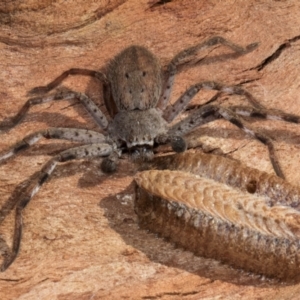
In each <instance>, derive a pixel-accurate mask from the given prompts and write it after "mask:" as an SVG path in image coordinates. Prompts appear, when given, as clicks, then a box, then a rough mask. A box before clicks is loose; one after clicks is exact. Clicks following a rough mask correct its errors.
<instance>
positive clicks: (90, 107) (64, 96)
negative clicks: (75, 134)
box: [0, 88, 108, 132]
mask: <svg viewBox="0 0 300 300" xmlns="http://www.w3.org/2000/svg"><path fill="white" fill-rule="evenodd" d="M73 99H76V100H79V102H80V103H81V104H82V105H83V106H84V107H85V108H86V110H87V111H88V112H89V113H90V115H91V116H92V117H93V118H94V120H95V121H96V123H97V124H98V125H99V126H100V127H101V128H103V129H105V128H106V127H107V126H108V120H107V118H106V117H105V115H104V114H103V113H102V111H101V110H100V109H99V108H98V106H97V105H96V104H95V103H94V102H93V100H92V99H90V98H89V97H88V96H87V95H85V94H83V93H77V92H73V91H70V90H68V89H65V88H64V89H62V90H60V91H58V92H56V93H55V94H51V95H47V96H41V97H35V98H31V99H29V100H27V101H26V102H25V104H24V105H23V107H22V108H21V109H20V110H19V112H18V113H17V114H16V115H15V116H14V117H12V118H10V119H9V120H4V121H2V122H1V123H0V130H1V131H5V132H7V131H9V130H10V129H12V128H13V127H15V126H16V125H18V124H19V123H20V122H21V121H22V120H23V118H24V117H25V115H26V113H27V112H28V110H29V109H30V107H32V106H34V105H37V104H42V103H47V102H51V101H57V100H73Z"/></svg>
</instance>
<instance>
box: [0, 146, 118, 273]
mask: <svg viewBox="0 0 300 300" xmlns="http://www.w3.org/2000/svg"><path fill="white" fill-rule="evenodd" d="M112 151H113V148H112V146H111V145H108V144H104V143H97V144H90V145H84V146H79V147H76V148H72V149H68V150H65V151H63V152H61V153H60V154H58V155H56V156H54V157H53V158H51V159H50V160H49V161H48V162H47V163H46V164H45V165H44V166H43V168H42V169H41V170H40V172H39V173H38V176H37V182H36V184H35V185H34V186H33V188H30V189H29V190H28V191H27V192H26V193H25V195H24V194H23V195H22V198H20V199H19V201H18V202H17V204H16V217H15V228H14V236H13V245H12V250H11V253H10V254H9V255H7V256H6V258H5V259H4V261H3V263H2V265H1V266H0V271H2V272H3V271H5V270H6V269H7V268H8V267H9V266H10V265H11V264H12V263H13V261H14V260H15V258H16V257H17V255H18V252H19V249H20V244H21V238H22V227H23V225H22V211H23V209H24V208H25V207H26V205H27V204H28V203H29V201H30V200H31V199H32V197H33V196H34V195H35V194H36V193H37V192H38V191H39V189H40V188H41V186H42V185H43V184H44V183H45V181H46V180H47V179H48V178H49V177H50V176H51V174H52V173H53V171H54V169H55V167H56V165H57V164H58V163H62V162H66V161H70V160H75V159H83V158H95V157H105V156H108V155H110V154H111V153H112Z"/></svg>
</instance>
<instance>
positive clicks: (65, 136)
mask: <svg viewBox="0 0 300 300" xmlns="http://www.w3.org/2000/svg"><path fill="white" fill-rule="evenodd" d="M42 137H44V138H46V139H62V140H67V141H71V142H78V143H85V144H94V143H107V144H111V143H112V141H111V140H110V139H109V138H107V137H105V136H104V135H103V134H102V133H99V132H97V131H93V130H87V129H77V128H54V127H53V128H48V129H45V130H40V131H37V132H34V133H32V134H29V135H27V136H26V137H24V138H23V139H22V140H21V141H19V142H17V143H16V144H14V145H13V146H12V147H10V148H9V149H8V150H6V151H3V152H2V153H1V154H0V163H2V162H5V161H6V160H7V159H8V158H10V157H12V156H14V155H16V154H18V153H20V152H21V151H24V150H26V149H28V148H29V147H30V146H32V145H34V144H35V143H37V142H38V141H39V140H40V139H41V138H42Z"/></svg>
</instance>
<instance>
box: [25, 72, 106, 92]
mask: <svg viewBox="0 0 300 300" xmlns="http://www.w3.org/2000/svg"><path fill="white" fill-rule="evenodd" d="M69 75H83V76H90V77H94V78H97V79H98V80H100V81H101V82H103V83H107V82H108V81H107V79H106V76H105V75H104V74H103V73H102V72H98V71H94V70H88V69H79V68H72V69H70V70H67V71H65V72H63V73H62V74H61V75H60V76H58V77H57V78H55V79H54V80H53V81H51V82H50V83H48V84H47V85H45V86H38V87H35V88H33V89H32V90H30V91H29V92H28V94H29V95H32V94H45V93H48V92H50V91H51V90H53V89H54V88H56V87H57V86H58V85H60V84H61V83H62V82H63V80H65V79H66V78H67V77H68V76H69Z"/></svg>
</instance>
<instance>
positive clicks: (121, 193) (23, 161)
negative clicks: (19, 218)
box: [0, 0, 300, 300]
mask: <svg viewBox="0 0 300 300" xmlns="http://www.w3.org/2000/svg"><path fill="white" fill-rule="evenodd" d="M299 28H300V3H299V1H296V0H290V1H272V0H266V1H259V0H249V1H242V0H238V1H231V0H230V1H215V0H211V1H197V0H192V1H191V0H182V1H179V0H177V1H176V0H173V1H149V0H143V1H140V0H128V1H125V0H114V1H101V0H98V1H93V2H92V3H91V2H90V1H83V0H76V1H75V0H71V1H67V3H66V2H65V1H47V0H45V1H34V0H33V1H29V2H28V3H27V4H24V1H13V2H12V1H4V2H2V4H0V63H1V69H0V83H1V85H0V86H1V88H0V95H1V101H0V107H1V109H0V120H3V119H5V118H8V117H11V116H13V115H14V114H15V113H16V112H17V111H18V110H19V109H20V108H21V107H22V105H23V104H24V103H25V102H26V100H27V99H28V97H27V96H26V93H27V92H28V91H29V90H31V89H32V88H34V87H35V86H40V85H45V84H47V83H49V82H50V81H51V80H53V79H54V78H55V77H57V76H58V75H60V74H61V73H62V72H63V71H65V70H67V69H70V68H73V67H75V68H88V69H95V70H99V69H103V68H104V67H105V65H106V64H107V63H108V62H109V61H110V60H111V59H113V57H114V56H115V55H116V54H118V53H119V52H120V51H121V50H123V49H124V48H125V47H127V46H130V45H132V44H139V45H142V46H145V47H147V48H148V49H149V50H151V51H152V52H153V53H154V54H155V55H157V57H159V59H160V61H161V64H162V66H166V64H167V63H168V62H169V61H170V60H171V59H172V57H173V56H174V55H176V54H177V53H178V52H179V51H181V50H183V49H185V48H187V47H189V46H192V45H195V44H197V43H199V42H201V41H204V40H206V39H208V38H210V37H212V36H216V35H218V36H222V37H225V38H227V39H229V40H231V41H233V42H235V43H238V44H240V45H242V46H246V45H248V44H250V43H253V42H259V43H260V45H259V47H258V48H257V49H256V50H254V51H253V52H251V53H248V54H247V55H244V56H240V57H236V58H232V57H231V58H229V59H226V55H228V54H230V53H231V51H230V50H228V49H226V48H225V47H222V46H216V47H213V48H210V49H207V50H205V51H203V52H201V53H199V56H198V59H199V63H197V64H196V65H193V64H192V63H191V64H190V65H189V66H188V67H187V68H184V69H183V70H182V71H181V72H180V74H178V76H177V77H176V80H175V86H174V90H173V93H172V96H171V101H175V100H176V99H177V98H178V97H179V96H180V95H181V94H182V93H183V92H184V91H185V90H186V88H188V87H189V86H190V85H192V84H194V83H196V82H200V81H202V80H214V81H220V82H222V83H226V84H229V85H233V84H241V85H242V86H243V87H244V88H246V89H247V90H248V91H249V92H251V93H252V94H253V95H254V96H255V97H256V99H258V100H259V101H260V103H261V104H262V105H264V106H266V107H268V108H276V109H280V110H283V111H285V112H288V113H294V114H298V115H300V98H299V95H298V90H299V82H300V72H299V70H298V69H299V68H298V66H299V64H300V57H299V55H298V54H299V47H300V41H299V39H300V31H299ZM64 85H66V86H68V87H70V88H72V89H73V90H76V91H81V92H86V93H87V94H88V95H90V96H91V97H92V98H93V99H94V100H95V102H96V103H97V104H98V105H99V106H100V107H101V109H103V110H104V105H103V101H102V100H103V99H102V92H101V86H100V85H99V84H98V82H97V81H95V80H92V79H89V78H84V77H82V76H73V77H69V78H68V79H67V80H65V82H64ZM213 95H214V92H201V93H199V95H197V96H196V97H195V99H194V100H193V103H197V104H200V103H204V102H205V100H207V99H209V98H210V97H212V96H213ZM219 103H221V104H222V105H224V106H229V105H233V104H245V103H246V99H245V98H244V97H241V96H236V95H225V94H224V95H222V97H221V99H220V100H219ZM250 125H251V126H253V127H254V128H256V129H257V130H258V131H260V132H263V133H265V134H268V135H270V136H271V137H273V138H274V139H275V140H276V142H275V146H276V153H277V155H278V157H279V160H280V163H281V166H282V168H283V171H284V173H285V175H286V177H287V180H289V181H290V182H292V183H294V184H298V182H299V179H300V171H299V161H298V158H299V153H298V152H299V146H298V142H299V135H298V132H299V125H297V124H287V123H284V122H280V121H260V122H251V123H250ZM50 126H52V127H78V128H89V129H93V130H98V128H97V126H96V124H95V123H94V122H93V120H92V119H91V118H90V117H89V115H88V114H87V112H86V111H85V110H84V108H82V107H81V106H80V105H79V104H77V103H76V101H69V102H68V101H57V102H55V103H54V102H52V103H47V104H43V105H40V106H36V107H33V108H32V109H30V112H29V113H28V114H27V116H26V118H25V119H24V120H23V121H22V123H21V124H20V125H18V126H16V127H15V128H14V129H12V130H11V131H10V132H8V133H4V134H2V135H1V140H0V149H1V150H2V149H6V148H7V147H9V146H10V145H12V144H13V143H15V142H16V141H18V140H20V139H21V138H22V137H24V136H25V135H27V134H29V133H31V132H34V131H36V130H39V129H45V128H47V127H50ZM196 132H197V134H196V136H199V137H200V138H199V140H200V142H203V143H206V144H207V145H209V147H212V148H220V149H221V150H222V151H223V152H224V153H226V154H228V155H229V156H231V157H233V158H234V159H239V160H241V161H242V162H243V163H245V164H247V165H250V166H255V167H256V168H259V169H261V170H264V171H267V172H273V170H272V166H271V164H270V161H269V158H268V151H267V149H266V147H265V146H264V145H262V144H261V143H260V142H258V141H256V140H254V139H252V138H250V137H248V136H246V135H245V134H244V133H242V132H240V131H239V129H237V128H235V127H234V126H233V125H230V124H228V122H226V121H224V120H218V121H216V122H213V123H212V124H209V125H208V126H204V127H203V128H200V129H199V130H197V131H196ZM68 147H70V144H69V143H66V142H61V141H53V140H52V141H42V142H40V143H39V144H38V145H35V146H34V147H32V148H31V149H30V150H27V151H26V152H24V153H23V154H22V155H19V156H17V157H15V158H13V159H11V160H9V161H8V162H7V163H6V164H4V165H2V166H1V167H0V178H1V189H0V192H1V202H0V203H1V205H2V204H4V203H6V201H7V199H9V197H10V195H11V194H12V193H13V192H14V191H16V188H21V186H22V184H24V181H25V180H26V179H27V178H29V177H30V176H31V175H32V174H34V173H35V172H37V171H38V170H39V169H40V168H41V167H42V166H43V164H44V163H45V162H46V161H47V160H49V159H50V157H51V156H52V155H54V154H56V153H59V151H62V150H63V149H67V148H68ZM134 173H135V166H134V165H133V164H132V163H131V162H130V161H126V160H122V161H121V163H120V168H119V170H118V172H117V173H116V174H113V175H109V176H107V175H104V174H102V172H101V170H100V160H96V161H85V162H84V161H76V162H71V163H66V164H62V165H60V166H59V167H57V170H56V171H55V173H54V175H53V177H52V178H51V180H49V181H48V182H47V183H46V184H45V185H44V186H43V188H42V189H41V191H40V192H39V193H38V194H37V195H36V196H35V197H34V198H33V199H32V201H31V202H30V203H29V204H28V206H27V207H26V209H25V210H24V212H23V219H24V232H23V239H22V244H21V250H20V253H19V255H18V257H17V259H16V261H15V262H14V263H13V264H12V265H11V266H10V268H9V269H8V270H7V271H5V272H4V273H1V274H0V298H1V299H60V300H61V299H91V298H93V299H126V298H127V299H141V298H145V299H148V298H160V299H182V298H185V299H216V298H220V299H229V298H230V299H258V298H261V299H272V300H274V299H297V298H298V294H299V292H300V285H285V284H284V283H282V282H278V281H274V280H268V279H264V278H260V277H258V276H255V275H252V274H247V273H246V272H243V271H240V270H234V269H232V268H230V267H228V266H225V265H222V264H221V263H219V262H217V261H214V260H209V259H204V258H201V257H196V256H194V255H193V254H192V253H190V252H188V251H184V250H182V249H178V248H176V247H174V245H172V244H171V243H169V242H167V241H165V240H163V239H160V238H157V237H156V236H155V235H154V234H151V233H149V232H146V231H143V230H140V229H139V228H138V225H137V218H136V216H135V213H134V210H133V199H134V189H133V185H132V184H131V182H132V179H133V176H134ZM13 221H14V213H13V212H12V213H11V214H10V215H9V216H8V217H7V218H6V219H5V221H4V222H3V223H2V224H1V226H0V232H1V236H0V237H1V238H2V239H4V240H5V241H7V242H8V244H9V245H11V240H12V233H13Z"/></svg>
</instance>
